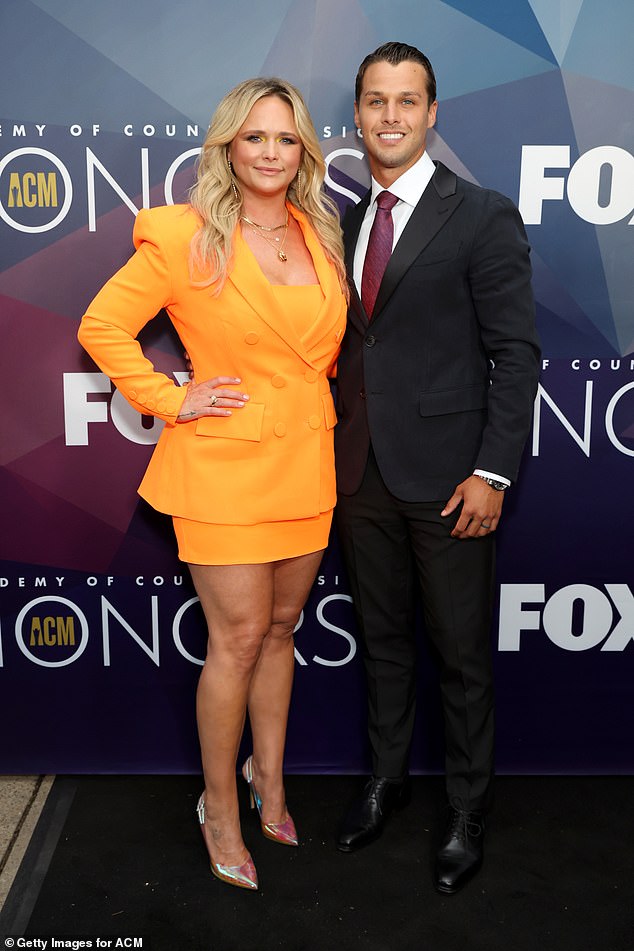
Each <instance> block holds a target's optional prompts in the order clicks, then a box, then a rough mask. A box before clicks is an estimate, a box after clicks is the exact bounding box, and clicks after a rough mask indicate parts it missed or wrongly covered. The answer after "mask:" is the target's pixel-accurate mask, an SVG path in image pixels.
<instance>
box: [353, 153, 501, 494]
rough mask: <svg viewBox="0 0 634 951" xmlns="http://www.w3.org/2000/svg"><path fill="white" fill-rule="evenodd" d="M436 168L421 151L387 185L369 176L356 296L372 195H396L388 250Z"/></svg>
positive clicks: (482, 473)
mask: <svg viewBox="0 0 634 951" xmlns="http://www.w3.org/2000/svg"><path fill="white" fill-rule="evenodd" d="M435 171H436V166H435V165H434V163H433V162H432V160H431V158H430V157H429V155H428V153H427V152H426V151H425V152H423V154H422V155H421V157H420V158H419V159H418V161H417V162H415V163H414V164H413V165H412V166H411V168H408V169H407V171H406V172H403V174H402V175H401V176H400V177H399V178H397V179H396V181H395V182H393V183H392V184H391V185H390V187H389V188H388V189H385V188H384V187H383V185H379V183H378V182H377V181H376V179H375V178H374V177H373V178H372V194H371V197H370V204H369V205H368V208H367V210H366V213H365V216H364V218H363V221H362V223H361V228H360V229H359V237H358V238H357V246H356V248H355V250H354V262H353V269H352V276H353V279H354V283H355V285H356V288H357V291H358V293H359V297H361V279H362V277H363V262H364V261H365V254H366V251H367V249H368V240H369V238H370V231H371V229H372V225H373V223H374V216H375V215H376V208H377V205H376V197H377V195H378V194H379V192H382V191H389V192H390V194H392V195H395V196H396V197H397V198H398V201H397V203H396V204H395V205H394V208H393V209H392V220H393V222H394V240H393V242H392V250H394V248H395V247H396V242H397V241H398V239H399V238H400V236H401V235H402V234H403V231H404V229H405V225H406V224H407V222H408V221H409V219H410V217H411V214H412V212H413V211H414V208H415V207H416V205H417V204H418V202H419V201H420V200H421V198H422V197H423V192H424V191H425V189H426V188H427V186H428V185H429V183H430V181H431V178H432V175H433V174H434V172H435ZM474 475H478V476H482V477H483V478H488V479H495V480H496V481H497V482H503V483H504V485H507V486H508V485H510V484H511V483H510V481H509V479H507V478H506V477H505V476H501V475H498V474H497V473H495V472H487V471H486V470H485V469H475V470H474Z"/></svg>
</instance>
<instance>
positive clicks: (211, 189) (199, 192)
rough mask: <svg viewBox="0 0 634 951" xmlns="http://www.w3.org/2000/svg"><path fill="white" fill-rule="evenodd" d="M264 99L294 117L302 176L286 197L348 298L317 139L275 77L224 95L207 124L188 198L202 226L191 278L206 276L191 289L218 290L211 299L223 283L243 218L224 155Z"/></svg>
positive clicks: (297, 97)
mask: <svg viewBox="0 0 634 951" xmlns="http://www.w3.org/2000/svg"><path fill="white" fill-rule="evenodd" d="M265 96H277V97H278V98H279V99H281V100H282V101H283V102H286V103H288V105H289V106H290V107H291V109H292V111H293V118H294V119H295V126H296V128H297V133H298V135H299V139H300V141H301V143H302V146H303V151H302V159H301V162H300V166H299V171H300V172H301V175H300V174H298V175H297V176H296V178H294V179H293V181H292V182H291V184H290V185H289V188H288V192H287V195H286V197H287V200H288V201H289V202H290V203H291V204H293V205H294V206H295V207H296V208H299V209H300V210H301V211H303V212H304V214H305V215H306V217H307V218H308V220H309V222H310V224H311V225H312V227H313V228H314V230H315V232H316V234H317V237H318V238H319V241H320V243H321V246H322V247H323V249H324V252H325V254H326V256H327V257H328V259H329V260H330V261H331V262H332V263H333V264H334V266H335V268H336V269H337V274H338V277H339V282H340V284H341V288H342V290H343V292H344V293H345V294H346V296H347V294H348V283H347V280H346V271H345V265H344V262H343V243H342V238H341V227H340V224H339V214H338V211H337V206H336V205H335V203H334V202H333V201H331V199H330V198H329V197H328V196H327V195H326V194H325V193H324V191H323V182H324V176H325V173H326V165H325V162H324V158H323V155H322V154H321V149H320V147H319V140H318V138H317V133H316V131H315V127H314V126H313V123H312V120H311V118H310V114H309V112H308V109H307V107H306V103H305V102H304V100H303V98H302V95H301V93H300V92H299V90H297V89H296V88H295V87H294V86H292V85H291V84H290V83H288V82H286V81H285V80H283V79H277V78H275V77H272V78H268V79H264V78H259V77H258V78H256V79H246V80H245V81H244V82H242V83H240V84H239V85H237V86H236V87H235V88H234V89H232V90H231V91H230V92H228V93H227V95H226V96H225V97H224V98H223V99H222V100H221V102H220V103H219V105H218V108H217V109H216V111H215V113H214V115H213V117H212V119H211V123H210V125H209V129H208V130H207V135H206V136H205V141H204V142H203V146H202V150H201V154H200V158H199V159H198V164H197V167H196V183H195V184H194V185H193V187H192V189H191V191H190V194H189V200H190V204H191V205H192V207H193V208H194V209H195V210H196V211H197V212H198V214H199V215H200V217H201V218H202V221H203V224H202V227H201V228H200V230H199V231H198V232H197V233H196V234H195V235H194V238H193V240H192V245H191V270H192V275H193V273H194V272H196V273H197V274H204V275H209V277H208V278H207V277H206V278H205V279H204V280H202V281H196V282H195V283H196V284H197V285H198V286H209V285H211V284H216V287H215V289H214V293H216V294H219V293H220V291H221V290H222V287H223V285H224V283H225V281H226V279H227V275H228V272H229V268H230V263H231V255H232V251H233V234H234V231H235V229H236V227H237V226H238V223H239V220H240V215H241V213H242V195H241V192H240V182H239V181H238V180H237V178H235V176H234V175H233V174H232V172H231V169H230V167H229V162H228V149H229V146H230V145H231V142H232V141H233V139H234V138H235V137H236V135H237V134H238V131H239V130H240V128H241V127H242V126H243V125H244V123H245V121H246V119H247V116H248V115H249V112H250V111H251V109H252V108H253V106H254V105H255V103H256V102H257V101H258V100H259V99H263V98H264V97H265ZM234 187H235V191H234ZM192 280H193V277H192Z"/></svg>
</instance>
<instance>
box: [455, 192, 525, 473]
mask: <svg viewBox="0 0 634 951" xmlns="http://www.w3.org/2000/svg"><path fill="white" fill-rule="evenodd" d="M469 281H470V285H471V294H472V299H473V302H474V306H475V310H476V315H477V319H478V322H479V325H480V334H481V340H482V344H483V347H484V350H485V353H486V356H487V357H488V359H489V360H490V361H491V364H492V366H491V371H490V386H489V392H488V401H487V402H488V405H487V425H486V427H485V429H484V432H483V435H482V442H481V447H480V452H479V453H478V458H477V460H476V463H475V468H478V469H484V470H487V471H489V472H497V473H500V474H501V475H504V476H506V477H507V478H508V479H510V480H512V481H514V480H515V479H516V478H517V472H518V469H519V463H520V458H521V454H522V450H523V447H524V443H525V442H526V439H527V437H528V433H529V430H530V424H531V418H532V410H533V400H534V398H535V393H536V391H537V382H538V378H539V359H540V347H539V340H538V337H537V332H536V329H535V304H534V300H533V293H532V289H531V265H530V258H529V245H528V240H527V237H526V232H525V230H524V225H523V223H522V220H521V217H520V214H519V212H518V210H517V209H516V207H515V205H514V204H513V203H512V202H511V201H510V200H509V199H508V198H505V197H504V196H503V195H500V194H498V193H496V192H489V193H488V196H487V208H486V209H485V213H484V214H483V215H482V218H481V223H480V227H479V228H478V231H477V233H476V235H475V238H474V243H473V247H472V253H471V266H470V270H469Z"/></svg>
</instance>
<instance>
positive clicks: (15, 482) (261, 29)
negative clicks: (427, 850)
mask: <svg viewBox="0 0 634 951" xmlns="http://www.w3.org/2000/svg"><path fill="white" fill-rule="evenodd" d="M632 35H634V7H633V6H632V4H631V2H630V0H530V2H529V0H451V2H441V0H391V2H390V3H389V4H388V3H382V2H380V0H269V2H267V3H266V4H264V3H257V2H246V0H233V2H232V3H231V4H225V3H221V2H211V0H182V2H180V3H174V2H172V0H135V2H134V3H130V2H129V0H110V2H109V3H107V4H106V3H100V2H97V0H92V2H91V0H88V2H87V0H33V2H30V0H3V3H2V8H1V12H0V89H2V100H1V104H0V239H1V242H2V263H1V269H0V319H1V321H2V347H1V360H2V394H3V395H2V404H1V411H0V426H1V427H2V439H1V442H0V452H1V460H0V461H1V463H2V470H1V475H0V479H1V483H0V504H1V506H2V512H1V523H0V524H1V532H2V542H1V546H2V547H1V553H0V554H1V557H2V563H1V565H0V597H1V600H2V617H1V627H0V704H1V709H0V716H1V724H2V740H1V744H2V745H1V749H0V772H3V773H13V772H16V773H19V772H36V773H42V772H49V771H50V772H68V771H72V772H126V771H129V772H182V771H195V770H198V769H199V760H198V753H197V746H196V736H195V722H194V690H195V683H196V680H197V677H198V674H199V671H200V665H201V663H202V657H203V654H204V643H205V631H204V627H203V623H202V613H201V611H200V607H199V605H198V604H197V602H196V599H195V595H194V592H193V589H192V586H191V583H190V581H189V579H188V577H187V572H186V569H184V566H182V565H181V564H180V563H179V562H178V559H177V557H176V552H175V544H174V540H173V538H172V530H171V525H170V523H169V520H168V519H167V518H165V517H163V516H158V515H156V514H155V513H153V512H152V511H151V510H150V509H149V508H148V506H146V505H145V503H142V502H140V501H139V499H138V497H137V495H136V486H137V485H138V483H139V481H140V477H141V474H142V472H143V470H144V467H145V466H146V464H147V460H148V457H149V455H150V453H151V451H152V446H153V444H154V443H155V441H156V439H157V436H158V432H159V424H158V423H157V422H156V421H154V420H153V419H151V418H143V417H141V416H138V415H136V414H135V413H134V411H133V410H131V409H130V408H129V407H128V406H127V404H125V403H124V402H123V400H122V399H121V398H120V397H119V396H117V395H116V394H114V395H113V393H112V388H111V385H110V382H109V381H108V380H107V379H106V378H105V377H104V376H103V375H102V374H101V373H99V372H97V368H96V367H95V366H94V365H93V364H92V363H91V361H90V360H89V359H88V357H87V356H86V355H85V354H84V353H83V352H82V351H81V349H80V347H79V346H78V344H77V342H76V331H77V324H78V321H79V319H80V317H81V315H82V313H83V311H84V309H85V307H86V305H87V304H88V302H89V301H90V299H91V298H92V296H93V294H94V293H95V291H96V290H97V289H98V288H99V287H100V285H101V284H102V283H103V282H104V281H105V280H106V279H107V278H108V277H109V276H110V275H111V274H112V273H113V271H114V270H115V269H116V268H117V267H119V266H120V265H121V264H122V263H123V261H125V260H126V258H127V257H128V256H129V254H130V253H131V232H132V226H133V221H134V215H135V213H136V212H137V211H138V209H139V208H141V207H146V206H151V205H159V204H164V203H166V202H167V203H169V202H172V201H179V200H182V199H183V197H184V195H185V193H186V189H187V187H188V186H189V184H190V183H191V180H192V166H193V162H194V159H195V156H196V154H197V152H198V149H199V148H200V145H201V142H202V138H203V134H204V131H205V128H206V125H207V123H208V121H209V117H210V115H211V113H212V112H213V110H214V108H215V105H216V103H217V101H218V100H219V98H220V97H221V96H222V95H223V94H224V93H225V92H226V91H227V90H228V89H229V88H230V87H231V86H233V85H234V84H235V83H236V82H238V81H240V80H242V79H244V78H245V77H247V76H250V75H256V74H261V75H269V74H279V75H281V76H283V77H285V78H287V79H290V80H291V81H292V82H294V83H295V84H297V85H298V86H299V87H300V88H301V89H302V91H303V92H304V93H305V95H306V98H307V101H308V104H309V106H310V109H311V111H312V114H313V117H314V120H315V124H316V127H317V129H318V132H319V136H320V139H321V140H322V146H323V152H324V155H325V156H326V159H327V162H328V170H329V171H328V182H329V186H330V188H331V190H332V193H333V195H334V196H335V197H336V199H337V201H338V202H339V203H340V206H341V208H342V209H343V208H344V207H345V206H346V205H347V204H348V203H349V202H356V201H358V199H359V196H360V195H362V194H363V192H364V189H365V187H366V185H367V182H368V172H367V168H366V164H365V161H364V157H363V148H362V142H361V140H360V139H359V138H358V136H357V134H356V130H355V129H354V125H353V109H352V100H353V82H354V76H355V73H356V68H357V66H358V64H359V62H360V61H361V59H362V58H363V57H364V55H365V54H366V53H367V52H369V51H370V50H372V49H374V48H375V47H376V46H378V45H379V44H380V43H382V42H384V41H386V40H392V39H399V40H403V41H406V42H410V43H413V44H415V45H417V46H419V47H420V48H422V49H423V50H424V51H425V52H426V53H427V54H428V55H429V57H430V59H431V61H432V63H433V64H434V66H435V69H436V72H437V78H438V89H439V98H440V107H439V110H438V125H437V129H436V132H435V134H433V136H432V137H431V144H430V151H431V154H432V156H433V157H436V158H440V159H442V160H443V161H445V162H446V163H447V164H448V165H450V166H451V167H453V168H454V169H455V170H456V171H457V172H458V173H459V174H462V175H463V176H465V177H466V178H468V179H470V180H472V181H476V182H479V183H481V184H482V185H485V186H490V187H493V188H496V189H498V190H500V191H502V192H504V193H505V194H507V195H509V196H510V197H511V198H512V199H514V200H515V201H516V202H517V203H518V204H519V206H520V209H521V212H522V215H523V217H524V221H525V222H526V226H527V230H528V233H529V238H530V241H531V244H532V248H533V264H534V271H535V282H534V283H535V293H536V297H537V302H538V317H539V328H540V333H541V336H542V341H543V346H544V360H543V367H542V376H541V386H540V389H539V393H538V395H537V398H536V401H535V411H534V420H533V429H532V435H531V439H530V441H529V445H528V447H527V450H526V458H525V464H524V467H523V469H522V474H521V478H520V482H519V484H518V485H517V486H516V487H514V488H513V489H511V490H510V491H509V493H508V498H507V500H506V503H505V516H504V520H503V526H502V528H501V529H500V532H499V578H498V580H499V612H498V614H497V615H496V619H495V624H494V627H493V630H492V637H493V642H494V648H495V662H496V670H497V695H498V724H499V728H498V769H499V770H500V771H501V772H532V771H539V772H542V771H543V772H571V773H572V772H583V773H591V772H631V771H632V767H633V766H634V743H633V742H632V740H633V736H632V723H633V722H634V718H633V717H632V710H631V702H630V701H631V684H632V657H633V656H634V651H633V648H632V643H631V642H632V640H633V639H634V597H633V594H632V587H631V577H632V555H631V534H632V528H633V527H634V519H633V518H632V502H631V497H632V458H633V457H634V284H633V279H632V272H633V265H634V255H633V252H634V227H632V226H633V225H634V217H633V216H634V156H633V155H632V152H633V151H634V121H633V117H634V93H633V90H634V65H633V63H634V60H633V59H632V55H631V48H630V47H631V37H632ZM143 345H144V347H145V350H146V352H147V354H148V355H149V356H150V357H151V359H153V360H154V361H155V362H156V364H157V365H158V366H159V367H160V368H161V369H163V370H165V371H167V372H170V373H172V372H173V373H174V374H175V375H176V376H177V378H178V379H180V381H181V382H182V380H183V379H184V378H185V377H184V376H183V362H182V356H181V352H180V347H179V345H178V341H176V340H175V339H174V337H173V336H172V333H171V331H170V329H169V326H168V324H167V322H166V321H165V320H161V319H160V318H159V319H158V320H157V321H155V322H153V324H152V325H151V327H150V328H149V329H148V330H147V332H146V333H144V336H143ZM296 656H297V665H296V666H297V671H296V673H297V676H296V684H295V693H294V699H293V706H292V716H291V723H290V730H289V742H288V755H287V765H288V768H289V769H290V770H305V771H310V770H315V771H325V772H326V771H356V770H359V771H361V770H365V769H366V768H367V766H368V751H367V747H366V741H365V699H364V688H363V678H362V671H361V660H360V651H359V646H358V638H357V632H356V630H355V627H354V622H353V617H352V610H351V605H350V597H349V594H348V587H347V583H346V579H345V576H344V574H343V571H342V567H341V562H340V557H339V552H338V548H337V543H336V539H333V540H332V543H331V546H330V548H329V550H328V553H327V555H326V558H325V560H324V562H323V566H322V568H321V572H320V575H319V578H318V581H317V583H316V585H315V587H314V590H313V593H312V595H311V597H310V600H309V602H308V604H307V606H306V610H305V612H304V615H303V618H302V623H301V626H300V628H299V630H298V633H297V655H296ZM420 679H421V691H420V697H421V700H420V704H419V726H418V730H417V733H416V743H415V747H414V750H413V758H412V765H413V767H414V769H415V770H423V771H426V772H427V771H434V770H436V769H438V768H439V767H440V766H441V762H442V760H441V739H440V718H439V710H438V694H437V688H436V685H435V684H436V681H435V671H434V668H433V661H432V660H431V658H430V657H429V656H428V654H427V651H426V647H425V644H424V639H423V638H422V637H421V649H420Z"/></svg>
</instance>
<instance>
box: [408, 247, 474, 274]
mask: <svg viewBox="0 0 634 951" xmlns="http://www.w3.org/2000/svg"><path fill="white" fill-rule="evenodd" d="M461 251H462V241H456V243H455V244H452V245H451V246H450V247H446V246H445V247H444V248H438V249H437V250H435V251H432V250H431V248H430V249H429V250H425V251H423V252H422V253H421V254H420V255H419V256H418V257H417V258H416V260H415V261H414V263H413V264H412V267H416V268H418V267H432V266H433V265H434V264H444V263H445V262H447V261H455V259H456V258H457V257H459V255H460V252H461Z"/></svg>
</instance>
